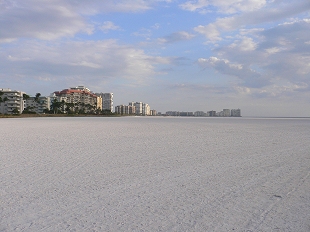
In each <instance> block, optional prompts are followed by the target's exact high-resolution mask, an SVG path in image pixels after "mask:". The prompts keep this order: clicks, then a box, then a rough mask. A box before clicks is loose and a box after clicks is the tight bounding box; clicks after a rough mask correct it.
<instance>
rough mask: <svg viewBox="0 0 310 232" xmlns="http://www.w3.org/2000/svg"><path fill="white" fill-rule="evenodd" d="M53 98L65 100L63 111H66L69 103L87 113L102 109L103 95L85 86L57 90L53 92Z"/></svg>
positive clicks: (58, 100) (76, 109)
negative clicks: (98, 94)
mask: <svg viewBox="0 0 310 232" xmlns="http://www.w3.org/2000/svg"><path fill="white" fill-rule="evenodd" d="M51 100H52V101H54V100H56V101H57V102H64V103H65V104H64V106H63V108H62V111H63V112H65V109H66V108H67V107H66V106H69V105H72V107H71V108H72V109H74V110H75V111H83V112H85V113H88V112H91V111H95V110H97V109H100V110H102V98H101V96H97V95H96V94H94V93H92V92H91V91H90V90H89V89H88V88H86V87H84V86H78V87H73V88H70V89H64V90H62V91H56V92H54V93H53V94H52V97H51ZM68 103H70V104H68Z"/></svg>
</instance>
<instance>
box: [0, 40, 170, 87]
mask: <svg viewBox="0 0 310 232" xmlns="http://www.w3.org/2000/svg"><path fill="white" fill-rule="evenodd" d="M2 51H3V50H2ZM5 54H9V55H7V56H5ZM170 62H173V60H170V58H165V57H160V56H157V57H152V56H149V55H146V54H145V53H144V51H143V50H141V49H137V48H134V47H132V46H126V45H119V44H118V43H117V42H116V41H115V40H104V41H88V42H72V41H70V42H61V43H57V44H53V45H51V44H49V43H48V42H45V43H42V42H37V41H29V42H26V44H23V45H18V44H14V45H12V46H9V47H8V48H6V49H5V52H2V53H0V69H1V70H2V73H3V74H6V75H7V76H20V77H27V78H37V77H40V78H42V77H43V78H51V77H52V78H53V80H55V81H56V80H57V81H63V80H68V79H70V77H72V78H75V79H79V78H84V79H85V82H86V80H87V82H89V83H100V81H103V80H107V79H109V80H110V81H112V82H113V81H116V80H121V79H123V80H128V81H131V82H132V83H135V84H137V85H141V84H144V83H146V82H147V80H148V78H151V77H152V76H153V75H155V74H156V73H157V71H156V65H166V64H169V63H170Z"/></svg>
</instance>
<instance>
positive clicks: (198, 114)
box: [194, 111, 207, 117]
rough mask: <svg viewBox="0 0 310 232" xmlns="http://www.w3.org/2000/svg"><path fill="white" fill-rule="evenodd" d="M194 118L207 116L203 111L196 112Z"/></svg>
mask: <svg viewBox="0 0 310 232" xmlns="http://www.w3.org/2000/svg"><path fill="white" fill-rule="evenodd" d="M194 116H195V117H206V116H207V114H206V113H205V112H203V111H196V112H195V113H194Z"/></svg>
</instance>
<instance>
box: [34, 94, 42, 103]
mask: <svg viewBox="0 0 310 232" xmlns="http://www.w3.org/2000/svg"><path fill="white" fill-rule="evenodd" d="M40 96H41V93H36V96H35V97H34V100H35V101H36V102H38V101H39V97H40Z"/></svg>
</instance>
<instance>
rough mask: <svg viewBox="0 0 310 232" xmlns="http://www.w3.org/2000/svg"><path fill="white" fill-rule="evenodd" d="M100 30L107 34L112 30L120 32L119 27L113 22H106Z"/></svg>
mask: <svg viewBox="0 0 310 232" xmlns="http://www.w3.org/2000/svg"><path fill="white" fill-rule="evenodd" d="M99 29H100V30H102V31H104V32H105V33H107V32H108V31H110V30H113V31H114V30H120V27H119V26H116V25H115V24H114V23H113V22H111V21H106V22H104V23H103V24H102V25H101V26H100V27H99Z"/></svg>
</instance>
